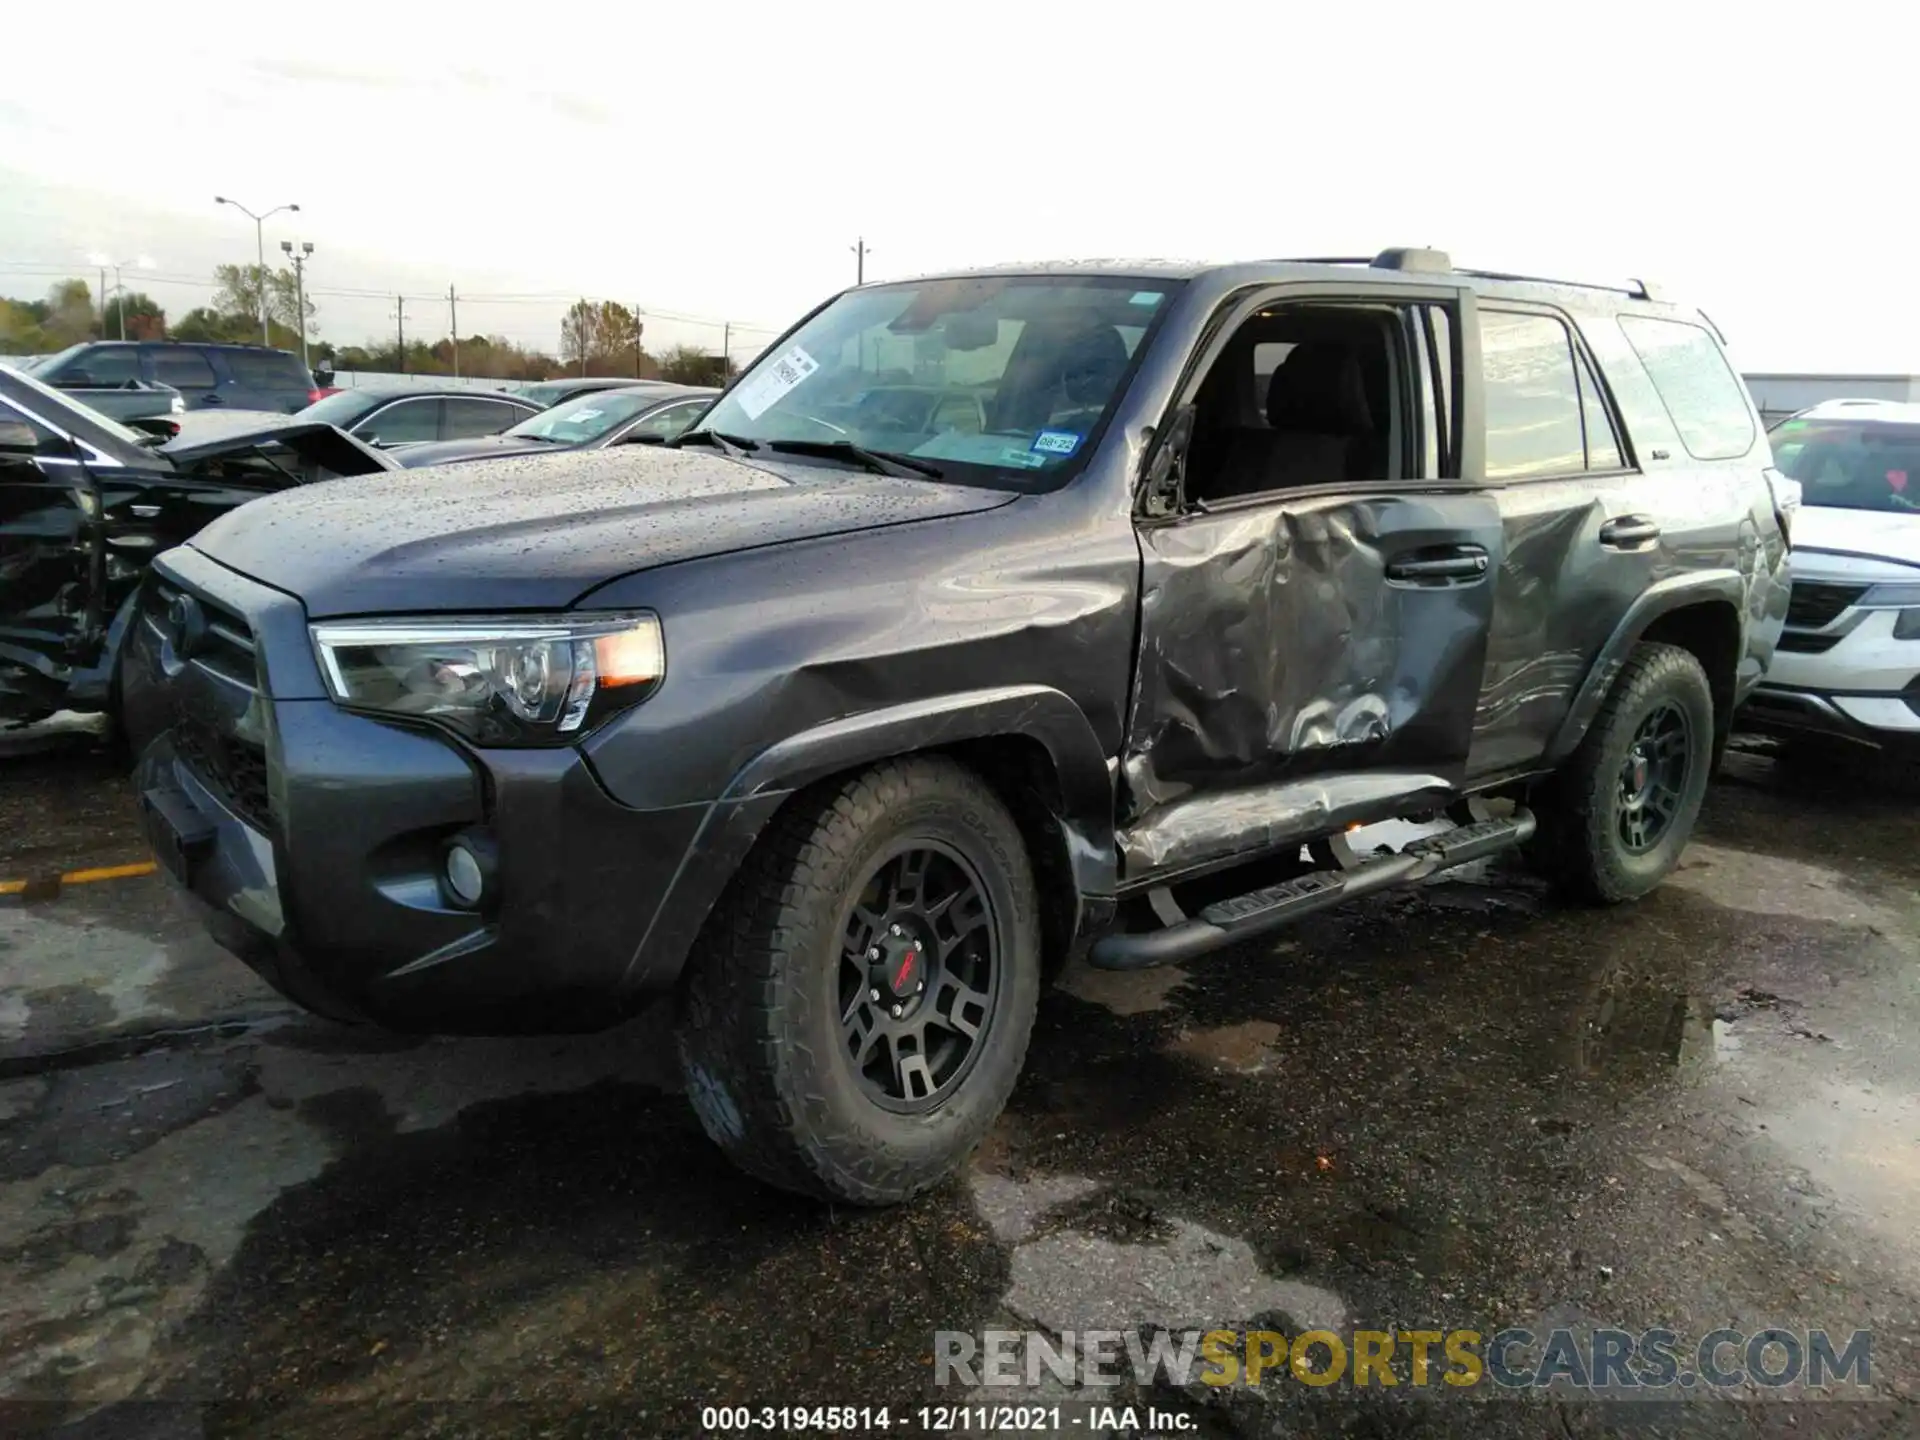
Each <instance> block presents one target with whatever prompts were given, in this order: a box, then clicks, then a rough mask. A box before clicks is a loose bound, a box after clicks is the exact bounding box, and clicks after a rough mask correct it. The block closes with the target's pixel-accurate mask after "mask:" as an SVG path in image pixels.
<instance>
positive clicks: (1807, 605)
mask: <svg viewBox="0 0 1920 1440" xmlns="http://www.w3.org/2000/svg"><path fill="white" fill-rule="evenodd" d="M1866 593H1867V587H1866V586H1864V585H1826V584H1822V583H1821V582H1819V581H1817V580H1796V581H1794V582H1793V588H1792V589H1791V590H1790V591H1789V592H1788V595H1787V624H1789V625H1791V626H1793V627H1794V629H1796V630H1818V629H1820V628H1821V627H1822V626H1823V625H1829V624H1831V623H1832V622H1833V621H1834V619H1835V618H1836V617H1837V616H1838V615H1839V614H1840V612H1841V611H1843V610H1845V609H1846V608H1847V607H1848V606H1849V605H1851V604H1853V603H1854V601H1856V600H1858V599H1859V598H1860V597H1861V596H1862V595H1864V594H1866Z"/></svg>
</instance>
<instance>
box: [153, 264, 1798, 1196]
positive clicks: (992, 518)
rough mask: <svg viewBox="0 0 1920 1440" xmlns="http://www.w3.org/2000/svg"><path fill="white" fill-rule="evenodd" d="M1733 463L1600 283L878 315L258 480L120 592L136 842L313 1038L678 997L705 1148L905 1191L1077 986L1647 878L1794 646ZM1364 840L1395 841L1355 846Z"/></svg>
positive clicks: (932, 285) (1674, 316) (1016, 280)
mask: <svg viewBox="0 0 1920 1440" xmlns="http://www.w3.org/2000/svg"><path fill="white" fill-rule="evenodd" d="M909 394H910V395H911V397H912V398H913V401H914V403H912V404H911V405H908V404H904V403H902V396H903V395H909ZM923 402H924V403H923ZM1770 464H1771V462H1770V454H1769V451H1768V448H1767V442H1766V439H1765V437H1764V435H1763V434H1762V432H1761V428H1760V425H1759V423H1758V420H1757V417H1756V416H1755V414H1754V411H1753V409H1752V406H1751V403H1750V402H1749V400H1748V398H1747V395H1746V392H1745V390H1744V388H1743V387H1742V386H1741V384H1740V382H1739V380H1738V379H1737V378H1736V376H1735V375H1734V373H1733V371H1732V370H1731V369H1730V368H1729V366H1728V364H1727V361H1726V359H1725V357H1724V355H1723V353H1722V349H1721V346H1720V343H1719V341H1718V339H1717V337H1716V334H1715V332H1714V331H1713V330H1712V328H1711V326H1710V325H1709V324H1708V323H1707V322H1705V321H1704V320H1702V319H1701V318H1700V317H1699V316H1698V315H1697V314H1694V313H1691V312H1688V311H1685V310H1682V309H1679V308H1676V307H1674V306H1671V305H1669V304H1666V303H1664V302H1661V301H1659V300H1657V299H1655V298H1652V297H1650V296H1649V295H1648V294H1647V292H1646V291H1645V289H1644V287H1636V288H1633V289H1629V290H1609V289H1602V288H1597V287H1581V286H1569V285H1561V284H1549V283H1544V282H1534V281H1527V280H1520V279H1515V278H1513V277H1503V276H1492V275H1486V274H1480V273H1475V272H1471V271H1466V270H1460V269H1456V268H1454V266H1453V265H1452V264H1451V262H1450V261H1449V260H1448V259H1447V257H1446V256H1444V255H1442V254H1440V253H1438V252H1433V251H1418V250H1414V251H1389V252H1386V253H1384V254H1382V255H1381V256H1379V257H1377V258H1375V259H1373V260H1371V261H1366V260H1361V261H1311V262H1308V261H1301V262H1264V263H1259V264H1249V265H1239V266H1231V267H1205V266H1186V265H1173V264H1166V263H1143V264H1138V265H1128V264H1100V265H1085V264H1083V265H1061V266H1054V267H1047V266H1042V267H1026V268H1020V269H1007V270H1001V271H982V272H973V273H967V274H959V275H950V276H941V277H936V278H931V279H922V280H914V281H906V282H902V283H897V284H876V285H870V286H865V287H862V288H857V289H854V290H849V291H847V292H845V293H843V294H841V295H839V296H837V297H835V298H834V299H832V300H831V301H829V302H828V303H826V304H825V305H823V306H821V307H820V308H819V309H817V310H815V311H814V312H813V313H812V314H810V315H808V316H807V317H806V318H805V319H804V320H802V321H801V322H800V323H799V324H798V325H797V326H796V327H794V329H793V330H791V331H790V332H789V333H788V334H787V335H786V336H785V337H783V338H782V339H781V340H780V341H779V342H777V343H776V344H775V345H774V346H773V347H772V348H771V349H769V350H768V351H767V352H766V354H765V355H764V356H763V358H762V359H761V360H760V361H759V362H758V363H757V364H755V365H754V366H753V367H752V368H751V369H750V370H749V371H748V372H747V373H746V374H745V375H744V376H743V377H741V379H740V380H738V381H737V382H736V383H735V384H734V385H733V386H732V388H731V389H730V390H729V391H728V392H727V393H726V394H725V395H723V396H722V397H721V398H720V399H719V400H718V401H717V402H716V403H715V404H714V406H713V407H712V409H710V410H709V411H708V412H707V413H706V415H705V416H704V417H703V418H702V420H701V422H700V423H699V424H698V425H697V426H696V427H695V428H694V429H693V430H691V431H690V432H688V433H687V434H685V435H684V436H682V437H680V438H679V439H678V440H677V441H674V442H672V443H671V444H670V445H669V446H667V447H662V448H641V447H623V448H622V449H620V450H617V451H604V452H595V453H586V454H577V455H561V456H553V457H539V458H536V459H530V460H525V461H516V460H506V461H501V462H499V463H497V464H494V465H488V466H481V467H459V468H457V470H456V469H451V468H450V469H449V470H448V471H446V472H444V473H443V472H440V471H437V470H434V469H432V468H428V469H425V470H415V471H412V472H410V473H409V474H407V475H406V476H405V477H403V478H392V477H375V478H371V479H366V480H351V481H342V482H339V483H335V484H331V485H327V486H323V487H312V488H306V489H301V490H295V491H291V492H289V493H287V494H284V495H281V496H276V497H274V498H272V499H269V500H267V501H264V502H261V503H257V504H253V505H249V506H247V507H245V508H244V509H241V510H237V511H234V512H233V513H231V514H228V515H226V516H224V517H222V518H221V519H219V520H218V521H216V522H215V523H214V524H212V525H210V526H208V527H207V528H206V529H205V530H203V531H202V532H200V534H199V535H198V536H197V537H195V539H194V540H193V541H192V543H191V544H190V545H189V546H186V547H184V548H180V549H176V550H174V551H172V552H170V553H168V554H167V555H165V556H163V557H162V558H161V559H160V560H159V562H158V563H157V564H156V565H155V567H154V573H153V576H152V579H151V580H150V582H149V584H148V586H147V587H146V591H145V600H144V602H143V610H142V615H141V619H140V623H139V627H138V633H137V634H136V635H135V637H134V639H133V642H132V647H131V650H130V656H129V663H128V666H127V667H126V670H125V672H124V675H123V684H124V688H125V692H126V710H127V714H128V719H129V724H130V726H132V727H134V728H136V729H137V730H138V732H139V733H140V735H141V736H142V738H143V739H144V741H145V748H144V754H143V757H142V759H141V762H140V771H139V785H140V790H141V795H142V802H143V807H144V813H145V815H146V823H147V826H148V832H149V835H150V837H151V839H152V841H153V844H154V847H155V850H156V852H157V853H158V854H159V855H160V856H161V857H162V859H163V860H164V861H165V863H166V865H167V867H168V868H169V869H170V870H171V871H172V873H173V874H174V875H175V876H177V877H178V878H179V879H180V880H181V881H182V882H183V883H184V884H185V885H186V886H187V887H188V888H189V889H190V890H191V891H192V892H193V893H194V894H195V895H197V896H199V897H200V898H201V899H202V900H203V901H204V902H205V904H204V910H205V913H206V915H207V917H208V920H209V924H210V925H211V927H212V929H213V931H214V933H215V935H216V936H217V937H218V938H219V939H220V940H221V941H222V943H224V944H226V945H227V946H228V947H229V948H231V949H233V950H234V951H235V952H237V953H238V954H240V955H241V956H243V957H244V958H245V959H247V960H248V961H249V963H251V964H252V965H254V966H255V967H256V968H257V969H258V970H259V971H260V972H261V973H262V974H263V975H265V976H267V977H268V978H269V979H270V980H271V981H273V983H275V984H276V985H278V986H279V987H280V988H281V989H282V990H284V991H285V993H287V994H288V995H290V996H292V997H293V998H294V999H296V1000H297V1001H300V1002H301V1003H303V1004H305V1005H307V1006H310V1007H311V1008H313V1009H314V1010H317V1011H320V1012H323V1013H325V1014H328V1015H332V1016H336V1017H341V1018H345V1019H364V1020H371V1021H376V1022H379V1023H383V1024H387V1025H390V1026H395V1027H401V1028H407V1029H415V1030H432V1031H500V1030H528V1029H540V1028H565V1027H580V1026H598V1025H605V1024H609V1023H611V1022H613V1021H614V1020H616V1019H618V1018H619V1017H621V1016H623V1015H624V1014H627V1013H629V1012H630V1011H631V1010H632V1009H633V1008H634V1007H635V1006H636V1005H637V1004H638V1003H639V1002H640V1001H641V1000H643V999H644V998H645V997H648V996H652V995H656V994H662V993H669V994H672V995H673V996H674V998H675V1003H676V1004H677V1007H678V1021H677V1023H678V1034H679V1047H680V1054H681V1060H682V1066H683V1071H684V1076H685V1081H686V1086H687V1089H688V1092H689V1094H690V1097H691V1099H692V1102H693V1105H694V1107H695V1108H696V1110H697V1112H698V1114H699V1116H700V1119H701V1121H702V1122H703V1124H704V1125H705V1128H706V1129H707V1131H708V1133H709V1134H710V1135H711V1136H712V1137H713V1139H714V1140H715V1141H716V1142H718V1144H719V1145H720V1146H721V1147H723V1148H724V1149H725V1151H726V1152H727V1153H728V1154H729V1155H731V1156H732V1157H733V1158H734V1159H735V1160H736V1161H738V1162H739V1163H740V1164H741V1165H743V1166H744V1167H745V1168H746V1169H748V1170H749V1171H751V1172H753V1173H754V1174H756V1175H759V1176H761V1177H764V1178H765V1179H767V1180H769V1181H772V1182H774V1183H776V1184H779V1185H783V1186H786V1187H789V1188H792V1189H795V1190H798V1191H802V1192H806V1193H810V1194H814V1195H819V1196H826V1197H834V1198H839V1199H844V1200H851V1201H856V1202H862V1203H884V1202H890V1201H897V1200H900V1199H903V1198H905V1197H907V1196H910V1195H912V1194H914V1193H915V1192H917V1191H919V1190H921V1189H923V1188H924V1187H926V1186H927V1185H929V1184H932V1183H934V1182H935V1181H937V1180H939V1179H940V1178H941V1177H942V1176H944V1175H946V1174H948V1173H949V1172H950V1171H951V1170H952V1169H953V1168H954V1167H955V1166H956V1165H958V1164H959V1163H960V1161H961V1159H962V1158H963V1157H964V1156H965V1155H966V1153H967V1152H968V1150H969V1149H970V1148H971V1147H972V1146H973V1145H974V1144H975V1143H976V1142H977V1141H978V1140H979V1139H980V1138H981V1136H982V1135H983V1133H984V1132H985V1131H986V1129H987V1127H988V1126H989V1125H990V1124H991V1123H992V1121H993V1119H994V1117H995V1116H996V1114H997V1113H998V1112H999V1111H1000V1109H1001V1107H1002V1105H1003V1104H1004V1103H1005V1101H1006V1099H1007V1097H1008V1094H1009V1092H1010V1091H1011V1090H1012V1088H1013V1085H1014V1081H1015V1078H1016V1076H1017V1074H1018V1072H1019V1069H1020V1066H1021V1063H1022V1059H1023V1056H1024V1052H1025V1050H1026V1047H1027V1042H1028V1035H1029V1031H1030V1028H1031V1025H1032V1021H1033V1017H1034V1010H1035V1005H1036V1002H1037V999H1038V996H1039V993H1040V989H1041V985H1042V982H1043V979H1044V978H1045V977H1047V976H1049V975H1050V974H1052V973H1053V972H1054V971H1055V969H1056V968H1057V967H1058V966H1059V965H1060V964H1061V963H1062V962H1063V960H1064V959H1065V958H1066V957H1068V955H1069V954H1070V953H1074V952H1076V951H1084V952H1085V953H1086V955H1087V957H1088V959H1089V961H1090V962H1091V963H1092V964H1094V965H1096V966H1104V967H1109V968H1132V967H1138V966H1146V965H1153V964H1161V963H1168V962H1176V961H1177V962H1185V961H1188V960H1191V959H1194V958H1196V957H1199V956H1201V955H1203V954H1205V953H1206V952H1208V951H1210V950H1214V949H1217V948H1219V947H1222V946H1225V945H1228V944H1232V943H1237V942H1240V941H1243V940H1246V939H1249V938H1251V937H1255V936H1258V935H1262V934H1264V933H1267V932H1269V931H1271V930H1273V929H1275V928H1276V927H1279V926H1281V925H1284V924H1286V923H1287V922H1289V921H1291V920H1293V919H1295V918H1297V917H1299V916H1301V915H1304V914H1307V913H1309V912H1312V911H1315V910H1319V909H1322V908H1324V907H1326V906H1329V905H1334V904H1338V903H1340V902H1341V901H1343V900H1345V899H1348V898H1351V897H1353V896H1356V895H1360V894H1363V893H1365V892H1368V891H1372V890H1377V889H1380V888H1382V887H1385V886H1388V885H1393V884H1404V883H1410V882H1414V881H1417V880H1420V879H1423V878H1425V877H1427V876H1430V875H1432V874H1435V873H1436V872H1439V871H1442V870H1445V869H1447V868H1448V867H1450V866H1454V865H1457V864H1460V863H1462V862H1464V861H1467V860H1470V859H1474V858H1476V857H1480V856H1485V855H1489V854H1492V853H1494V852H1497V851H1501V850H1505V849H1509V848H1520V847H1524V848H1526V849H1527V850H1529V851H1530V852H1531V853H1532V854H1533V855H1535V856H1536V857H1537V859H1538V860H1539V862H1540V863H1541V864H1542V865H1543V866H1545V867H1547V868H1548V869H1549V870H1550V871H1551V872H1552V873H1553V874H1554V875H1555V876H1557V877H1558V878H1559V879H1560V880H1561V881H1562V882H1563V883H1564V885H1565V886H1566V887H1567V889H1568V890H1569V891H1570V892H1572V893H1573V894H1575V895H1579V896H1582V897H1585V898H1586V899H1588V900H1592V901H1599V902H1612V901H1621V900H1626V899H1630V898H1632V897H1635V896H1638V895H1640V894H1642V893H1644V892H1646V891H1647V890H1649V889H1650V888H1652V887H1653V886H1655V885H1656V884H1658V883H1659V882H1660V880H1661V879H1662V878H1663V877H1664V876H1665V875H1666V874H1667V872H1668V871H1669V870H1670V869H1671V868H1672V867H1673V865H1674V863H1675V860H1676V858H1677V857H1678V855H1679V853H1680V850H1681V848H1682V847H1683V846H1684V845H1685V844H1686V841H1687V838H1688V834H1689V832H1690V831H1691V829H1692V827H1693V824H1694V820H1695V817H1696V815H1697V813H1698V810H1699V806H1700V801H1701V796H1702V792H1703V791H1704V789H1705V786H1706V784H1707V779H1708V775H1709V772H1710V770H1711V769H1712V767H1713V764H1714V761H1715V757H1716V753H1717V750H1718V748H1719V747H1720V745H1721V744H1722V743H1723V742H1724V740H1725V737H1726V734H1727V728H1728V722H1729V719H1730V717H1731V716H1732V714H1733V712H1734V710H1735V708H1736V706H1738V705H1739V704H1740V702H1741V701H1742V700H1743V699H1744V698H1745V696H1746V695H1747V693H1748V691H1749V690H1750V689H1751V688H1752V686H1753V685H1754V684H1755V682H1756V681H1757V680H1758V678H1759V676H1760V674H1761V671H1762V670H1763V668H1764V666H1765V664H1766V662H1767V660H1768V659H1769V657H1770V655H1771V652H1772V649H1773V645H1774V642H1775V639H1776V637H1777V635H1778V633H1779V630H1780V627H1781V623H1782V618H1783V616H1784V614H1785V609H1786V600H1787V596H1786V586H1785V583H1784V578H1783V576H1784V565H1785V561H1786V542H1785V538H1784V532H1783V524H1782V519H1781V515H1780V513H1779V510H1778V507H1777V505H1776V501H1775V498H1774V486H1773V484H1772V482H1771V478H1770V474H1769V472H1770ZM1448 815H1451V816H1453V817H1454V818H1455V819H1456V820H1457V822H1458V823H1457V824H1456V825H1455V826H1454V827H1453V828H1451V829H1444V828H1440V826H1439V824H1438V821H1439V820H1440V819H1443V818H1444V817H1446V816H1448ZM1393 817H1410V818H1421V819H1431V820H1435V821H1436V823H1435V824H1434V825H1430V826H1426V827H1423V828H1424V829H1426V830H1429V831H1433V830H1438V831H1439V833H1431V834H1428V835H1426V837H1425V838H1422V839H1420V840H1417V841H1414V842H1412V843H1410V844H1408V845H1406V846H1405V847H1404V848H1403V849H1401V850H1399V851H1398V852H1393V851H1390V850H1389V851H1386V852H1384V853H1377V854H1370V855H1366V856H1360V855H1356V854H1355V853H1354V850H1353V847H1351V846H1349V845H1346V844H1343V843H1342V842H1341V837H1342V836H1343V835H1344V833H1345V832H1346V831H1347V829H1348V828H1349V827H1351V826H1354V825H1359V824H1365V823H1370V822H1377V821H1382V820H1386V819H1389V818H1393Z"/></svg>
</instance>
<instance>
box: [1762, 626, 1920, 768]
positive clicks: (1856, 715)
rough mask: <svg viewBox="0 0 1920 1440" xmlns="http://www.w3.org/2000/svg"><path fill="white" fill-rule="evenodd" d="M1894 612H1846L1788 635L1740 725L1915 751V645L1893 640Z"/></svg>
mask: <svg viewBox="0 0 1920 1440" xmlns="http://www.w3.org/2000/svg"><path fill="white" fill-rule="evenodd" d="M1897 615H1898V612H1896V611H1893V610H1861V609H1857V608H1849V609H1847V610H1845V611H1843V612H1841V613H1840V614H1838V615H1836V616H1835V617H1834V618H1833V619H1832V620H1830V621H1828V622H1827V623H1826V624H1825V625H1823V626H1821V627H1820V628H1819V629H1789V630H1787V631H1786V632H1785V634H1783V635H1782V637H1781V641H1780V648H1779V649H1778V650H1776V651H1775V652H1774V657H1773V663H1772V664H1771V665H1769V666H1768V667H1767V674H1766V679H1765V681H1764V682H1763V683H1762V684H1761V685H1760V687H1759V688H1758V689H1757V690H1756V691H1755V692H1754V694H1753V697H1752V698H1751V699H1750V700H1749V701H1748V702H1747V705H1746V708H1745V709H1744V710H1743V711H1742V712H1741V721H1742V724H1743V725H1744V726H1745V727H1746V728H1749V729H1753V730H1758V731H1761V732H1762V733H1767V734H1774V735H1820V736H1825V737H1828V738H1832V739H1839V740H1851V741H1853V742H1855V743H1857V744H1860V745H1870V746H1875V747H1878V748H1882V749H1890V750H1909V749H1911V750H1916V751H1920V640H1902V639H1897V638H1895V636H1894V626H1895V623H1896V618H1897Z"/></svg>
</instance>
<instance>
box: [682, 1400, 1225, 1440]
mask: <svg viewBox="0 0 1920 1440" xmlns="http://www.w3.org/2000/svg"><path fill="white" fill-rule="evenodd" d="M1194 1425H1195V1421H1194V1419H1193V1417H1192V1416H1191V1415H1186V1414H1181V1413H1179V1412H1177V1411H1167V1410H1160V1409H1157V1408H1155V1407H1153V1406H1136V1405H1084V1406H1063V1405H921V1406H918V1407H916V1408H913V1409H906V1410H899V1411H896V1410H894V1409H893V1408H892V1407H891V1406H886V1405H812V1406H804V1405H762V1406H749V1405H708V1406H704V1407H703V1408H702V1409H701V1411H700V1428H701V1429H702V1430H704V1431H706V1432H708V1433H709V1434H729V1433H746V1432H752V1431H811V1432H813V1433H815V1434H827V1435H863V1434H870V1433H882V1432H890V1431H894V1430H903V1431H914V1432H918V1433H920V1434H927V1435H946V1434H952V1433H954V1432H959V1433H962V1434H966V1433H969V1432H971V1433H973V1434H986V1435H992V1434H1021V1433H1028V1432H1036V1433H1044V1434H1057V1433H1059V1432H1060V1431H1061V1430H1066V1429H1085V1430H1086V1431H1087V1432H1088V1433H1089V1434H1096V1435H1097V1434H1106V1433H1112V1432H1115V1431H1119V1432H1121V1433H1124V1434H1133V1435H1142V1436H1145V1437H1151V1436H1156V1435H1169V1436H1170V1435H1177V1434H1182V1433H1184V1432H1186V1431H1190V1430H1192V1429H1193V1428H1194Z"/></svg>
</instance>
